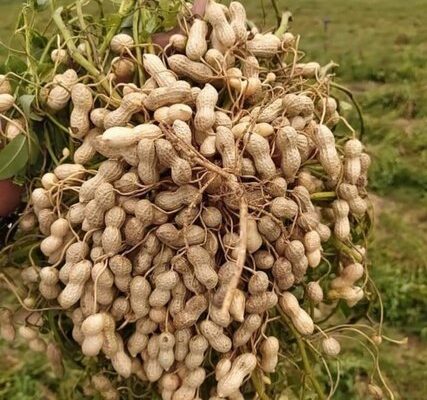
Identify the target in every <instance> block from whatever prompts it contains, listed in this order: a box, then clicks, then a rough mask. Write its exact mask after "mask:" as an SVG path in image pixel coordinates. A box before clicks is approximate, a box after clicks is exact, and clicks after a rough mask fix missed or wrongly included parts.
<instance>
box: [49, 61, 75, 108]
mask: <svg viewBox="0 0 427 400" xmlns="http://www.w3.org/2000/svg"><path fill="white" fill-rule="evenodd" d="M77 82H78V76H77V73H76V71H74V70H73V69H68V70H67V71H65V72H64V73H63V74H61V75H57V76H56V77H55V78H54V83H55V86H54V87H53V88H52V90H50V91H49V94H48V98H47V105H48V107H49V108H50V109H52V110H53V111H60V110H62V109H63V108H65V107H66V106H67V104H68V102H69V101H70V97H71V89H72V87H73V86H74V85H75V84H76V83H77Z"/></svg>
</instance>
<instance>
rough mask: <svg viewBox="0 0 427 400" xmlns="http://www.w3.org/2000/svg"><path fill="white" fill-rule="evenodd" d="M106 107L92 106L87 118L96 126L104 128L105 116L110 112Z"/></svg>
mask: <svg viewBox="0 0 427 400" xmlns="http://www.w3.org/2000/svg"><path fill="white" fill-rule="evenodd" d="M110 112H111V111H110V110H107V109H106V108H94V109H93V110H92V111H91V112H90V115H89V118H90V120H91V122H92V124H94V125H95V126H96V127H97V128H102V129H103V128H104V120H105V117H106V116H107V115H108V114H109V113H110Z"/></svg>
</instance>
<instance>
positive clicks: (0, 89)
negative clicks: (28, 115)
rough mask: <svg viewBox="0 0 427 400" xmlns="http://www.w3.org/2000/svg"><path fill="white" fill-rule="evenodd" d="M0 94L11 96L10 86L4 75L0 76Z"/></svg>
mask: <svg viewBox="0 0 427 400" xmlns="http://www.w3.org/2000/svg"><path fill="white" fill-rule="evenodd" d="M0 94H12V86H11V85H10V82H9V79H8V77H7V76H6V75H0Z"/></svg>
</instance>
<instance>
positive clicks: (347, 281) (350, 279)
mask: <svg viewBox="0 0 427 400" xmlns="http://www.w3.org/2000/svg"><path fill="white" fill-rule="evenodd" d="M364 272H365V270H364V268H363V265H362V264H360V263H352V264H350V265H347V266H346V267H345V268H344V269H343V270H342V271H341V272H340V274H339V276H338V277H336V278H335V279H333V280H332V281H331V288H332V289H341V288H345V287H349V286H353V285H354V284H355V283H356V282H357V281H358V280H359V279H361V278H362V276H363V274H364Z"/></svg>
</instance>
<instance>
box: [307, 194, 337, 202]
mask: <svg viewBox="0 0 427 400" xmlns="http://www.w3.org/2000/svg"><path fill="white" fill-rule="evenodd" d="M336 197H337V195H336V193H335V192H318V193H312V194H311V195H310V199H311V200H314V201H316V200H317V201H326V200H334V199H335V198H336Z"/></svg>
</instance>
